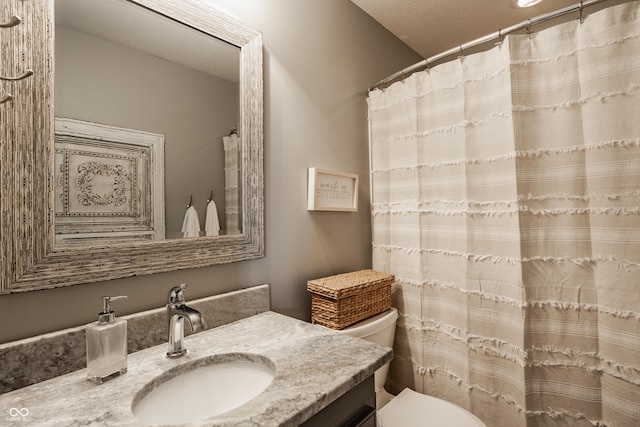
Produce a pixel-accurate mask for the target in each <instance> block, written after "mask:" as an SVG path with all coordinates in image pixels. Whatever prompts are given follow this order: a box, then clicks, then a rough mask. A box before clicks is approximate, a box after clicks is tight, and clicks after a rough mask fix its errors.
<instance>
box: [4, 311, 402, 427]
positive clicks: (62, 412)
mask: <svg viewBox="0 0 640 427" xmlns="http://www.w3.org/2000/svg"><path fill="white" fill-rule="evenodd" d="M185 345H186V347H187V349H188V353H187V355H185V356H184V357H182V358H179V359H169V358H167V357H166V351H167V347H166V343H165V344H162V345H157V346H154V347H150V348H147V349H144V350H141V351H138V352H135V353H132V354H130V355H129V359H128V372H127V373H126V374H124V375H122V376H119V377H116V378H113V379H112V380H109V381H107V382H106V383H104V384H101V385H96V384H94V383H92V382H90V381H87V378H86V369H81V370H79V371H75V372H72V373H69V374H66V375H62V376H59V377H56V378H53V379H50V380H47V381H43V382H40V383H36V384H33V385H31V386H28V387H24V388H21V389H18V390H15V391H12V392H9V393H6V394H4V395H1V396H0V409H1V410H2V411H3V413H4V414H5V415H7V414H8V415H7V416H8V419H9V418H11V420H9V421H16V422H28V423H30V424H32V425H38V426H65V427H68V426H80V425H94V424H95V425H109V426H136V427H138V426H141V425H147V424H145V423H144V422H142V421H141V420H140V419H138V418H136V416H135V415H133V413H132V407H133V406H134V405H135V404H136V403H137V402H138V401H139V400H140V399H141V398H142V397H144V395H145V394H146V393H147V392H149V391H151V390H152V389H153V388H155V387H157V386H159V385H161V384H162V383H163V382H164V381H165V380H166V379H167V372H171V373H172V375H180V374H181V370H188V369H189V367H190V366H192V365H193V364H194V363H198V361H202V360H205V359H206V360H209V359H211V358H212V357H215V356H216V355H227V356H228V357H232V356H233V355H254V356H255V357H257V358H259V359H261V360H264V361H266V362H267V363H268V364H269V365H270V366H271V367H272V369H273V373H274V377H273V380H272V382H271V383H270V384H269V386H268V387H267V388H266V389H265V390H264V391H263V392H262V393H260V394H259V395H257V396H256V397H255V398H253V399H252V400H250V401H249V402H247V403H245V404H243V405H241V406H239V407H237V408H235V409H232V410H230V411H228V412H224V413H222V414H220V415H217V416H214V417H211V418H207V419H203V420H200V421H198V422H195V423H192V424H189V425H203V426H205V425H206V426H260V427H263V426H291V427H293V426H301V425H302V426H317V425H332V426H338V425H342V426H374V425H375V422H374V419H373V412H374V409H375V403H374V402H375V397H374V386H373V378H372V375H373V373H374V371H375V370H376V369H378V368H379V367H381V366H382V365H384V364H385V363H387V362H389V361H390V360H391V358H392V350H391V349H388V348H384V347H380V346H378V345H376V344H373V343H370V342H367V341H364V340H360V339H358V338H353V337H350V336H346V335H341V334H337V333H335V332H334V331H332V330H329V329H326V328H324V327H321V326H317V325H312V324H309V323H306V322H303V321H300V320H296V319H293V318H290V317H287V316H283V315H280V314H277V313H274V312H271V311H266V312H263V313H259V314H256V315H254V316H251V317H247V318H245V319H242V320H239V321H236V322H232V323H229V324H226V325H222V326H219V327H217V328H213V329H209V330H207V331H203V332H200V333H198V334H194V335H191V336H189V337H187V338H186V339H185ZM229 355H231V356H229Z"/></svg>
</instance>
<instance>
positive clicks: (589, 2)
mask: <svg viewBox="0 0 640 427" xmlns="http://www.w3.org/2000/svg"><path fill="white" fill-rule="evenodd" d="M606 1H609V0H584V1H581V2H580V3H577V4H575V5H573V6H567V7H565V8H563V9H559V10H556V11H555V12H551V13H547V14H545V15H540V16H536V17H535V18H531V19H527V20H526V21H523V22H521V23H519V24H516V25H512V26H511V27H508V28H505V29H501V30H498V31H496V32H495V33H491V34H488V35H486V36H484V37H480V38H478V39H475V40H473V41H470V42H468V43H463V44H461V45H459V46H458V47H454V48H451V49H449V50H447V51H444V52H442V53H439V54H438V55H434V56H432V57H429V58H427V59H423V60H422V61H420V62H417V63H415V64H413V65H410V66H408V67H406V68H403V69H402V70H400V71H398V72H396V73H394V74H392V75H390V76H389V77H387V78H386V79H383V80H380V81H379V82H377V83H375V84H374V85H372V86H371V87H370V88H369V92H371V91H372V90H375V89H377V88H379V87H380V86H387V85H389V84H391V83H393V82H395V81H396V80H399V79H400V80H401V79H403V78H405V77H409V75H411V74H413V73H415V72H416V71H419V70H421V69H426V68H429V66H431V65H433V64H434V63H435V62H438V61H441V60H443V59H445V58H448V57H450V56H453V55H456V54H457V55H458V56H462V55H464V52H465V51H468V50H469V49H472V48H475V47H479V46H482V45H484V44H486V43H489V42H491V41H494V40H502V39H503V38H504V37H505V36H506V35H508V34H511V33H514V32H516V31H521V30H525V29H526V30H527V31H530V29H531V27H532V26H534V25H537V24H540V23H542V22H545V21H549V20H551V19H554V18H558V17H561V16H564V15H567V14H570V13H574V12H579V13H580V16H579V18H580V19H582V18H583V17H584V15H583V12H584V8H586V7H589V6H593V5H595V4H598V3H604V2H606ZM626 1H630V0H626ZM626 1H619V2H615V1H614V3H625V2H626Z"/></svg>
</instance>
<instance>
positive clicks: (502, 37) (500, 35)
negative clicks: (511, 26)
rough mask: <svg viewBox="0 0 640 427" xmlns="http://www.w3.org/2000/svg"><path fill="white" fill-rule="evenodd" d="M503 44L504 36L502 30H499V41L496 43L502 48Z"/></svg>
mask: <svg viewBox="0 0 640 427" xmlns="http://www.w3.org/2000/svg"><path fill="white" fill-rule="evenodd" d="M502 42H504V36H503V35H502V28H500V29H499V30H498V41H497V42H496V46H498V47H502Z"/></svg>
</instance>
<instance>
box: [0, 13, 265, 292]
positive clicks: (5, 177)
mask: <svg viewBox="0 0 640 427" xmlns="http://www.w3.org/2000/svg"><path fill="white" fill-rule="evenodd" d="M129 1H130V2H131V3H134V4H137V5H140V6H142V7H145V8H147V9H150V10H153V11H155V12H157V13H160V14H162V15H165V16H167V17H170V18H171V19H173V20H176V21H178V22H181V23H184V24H185V25H188V26H190V27H192V28H194V29H196V30H199V31H202V32H204V33H206V34H210V35H212V36H214V37H217V38H219V39H222V40H225V41H227V42H229V43H231V44H234V45H236V46H238V47H239V48H240V49H241V55H240V61H241V64H240V70H241V71H240V73H241V75H240V97H241V101H240V126H239V134H240V137H241V143H242V147H243V156H242V159H241V167H242V169H243V174H242V188H243V194H242V209H243V215H242V230H243V232H242V234H237V235H229V236H217V237H215V238H207V237H202V238H194V239H179V240H163V241H144V242H135V243H131V242H130V243H126V242H123V243H113V244H106V245H102V246H91V247H86V246H85V247H81V248H74V247H60V248H57V247H56V246H55V229H54V220H55V215H54V188H53V187H54V174H53V153H54V110H53V77H54V76H53V63H54V58H53V37H54V21H53V10H54V3H53V0H46V1H45V0H42V1H20V0H7V1H5V2H2V5H1V6H0V21H1V22H4V21H9V20H10V18H11V17H12V16H13V15H17V16H19V17H20V18H21V19H22V22H21V23H20V24H18V25H16V26H14V27H10V28H0V31H2V34H1V36H0V76H3V77H6V76H17V75H21V74H22V73H23V72H24V71H25V70H28V69H30V70H33V75H31V76H30V77H27V78H24V79H21V80H15V81H8V80H2V81H0V99H2V98H5V95H9V94H10V95H11V97H12V99H11V100H10V101H8V102H4V103H2V104H0V137H1V140H0V144H1V145H0V192H1V193H0V215H1V217H0V244H1V247H0V249H1V251H2V252H1V255H2V258H1V265H0V269H1V271H0V273H1V275H0V294H9V293H16V292H25V291H33V290H37V289H48V288H54V287H61V286H70V285H77V284H83V283H90V282H98V281H104V280H110V279H116V278H123V277H130V276H136V275H144V274H152V273H159V272H166V271H173V270H180V269H186V268H195V267H205V266H211V265H217V264H225V263H231V262H236V261H243V260H248V259H254V258H260V257H262V256H264V205H263V199H264V197H263V185H264V183H263V70H262V35H261V33H259V32H258V31H256V30H254V29H252V28H250V27H249V26H247V25H246V24H243V23H241V22H239V21H237V20H235V19H233V18H230V17H228V16H226V15H225V14H223V13H221V12H219V11H217V10H215V9H213V8H212V7H211V6H208V5H205V4H203V3H201V2H200V1H198V0H182V1H180V2H176V1H173V0H129Z"/></svg>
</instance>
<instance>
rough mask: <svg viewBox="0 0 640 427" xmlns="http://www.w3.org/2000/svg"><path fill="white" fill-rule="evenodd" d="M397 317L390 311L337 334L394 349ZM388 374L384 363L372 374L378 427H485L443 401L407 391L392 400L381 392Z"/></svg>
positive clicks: (461, 410) (476, 418)
mask: <svg viewBox="0 0 640 427" xmlns="http://www.w3.org/2000/svg"><path fill="white" fill-rule="evenodd" d="M397 318H398V310H396V309H395V308H391V310H388V311H386V312H384V313H380V314H378V315H376V316H373V317H370V318H369V319H365V320H362V321H360V322H358V323H355V324H353V325H351V326H349V327H347V328H345V329H343V330H341V331H337V332H340V333H345V334H349V335H351V336H354V337H358V338H362V339H365V340H367V341H371V342H374V343H376V344H379V345H382V346H385V347H393V339H394V337H395V332H396V319H397ZM388 372H389V364H388V363H387V364H386V365H384V366H383V367H382V368H380V369H378V370H377V371H376V372H375V374H374V377H375V387H376V406H377V409H378V426H379V427H429V426H443V425H450V426H456V427H487V426H486V425H485V424H484V423H483V422H482V421H481V420H480V418H478V417H476V416H475V415H473V414H472V413H470V412H468V411H466V410H464V409H463V408H461V407H459V406H456V405H454V404H453V403H450V402H447V401H446V400H442V399H438V398H435V397H432V396H427V395H425V394H422V393H416V392H415V391H413V390H411V389H408V388H405V389H404V390H403V391H402V392H401V393H400V394H398V396H395V397H394V396H393V395H391V394H389V393H388V392H387V391H386V390H385V389H384V383H385V381H386V379H387V373H388Z"/></svg>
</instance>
